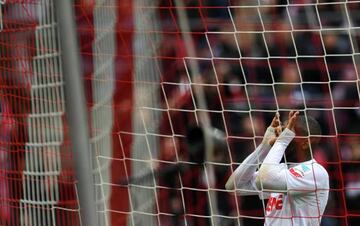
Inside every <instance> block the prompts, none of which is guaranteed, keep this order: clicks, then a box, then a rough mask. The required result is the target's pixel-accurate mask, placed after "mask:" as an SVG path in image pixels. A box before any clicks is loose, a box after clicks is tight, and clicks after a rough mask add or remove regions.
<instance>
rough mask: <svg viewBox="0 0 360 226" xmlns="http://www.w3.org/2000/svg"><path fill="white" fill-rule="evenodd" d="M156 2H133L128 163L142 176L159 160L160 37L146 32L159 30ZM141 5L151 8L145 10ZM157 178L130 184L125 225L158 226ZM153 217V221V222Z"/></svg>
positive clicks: (148, 0) (150, 170)
mask: <svg viewBox="0 0 360 226" xmlns="http://www.w3.org/2000/svg"><path fill="white" fill-rule="evenodd" d="M157 4H158V2H157V1H150V0H136V1H135V2H134V9H133V10H134V13H133V15H134V23H135V26H134V27H135V31H136V32H135V33H134V39H133V40H134V46H133V50H134V54H135V66H134V81H133V83H134V84H133V87H134V88H133V96H134V110H133V113H132V115H133V120H132V131H134V135H135V136H134V138H133V144H132V148H131V158H133V159H134V161H132V164H131V172H132V174H133V175H143V174H144V175H145V174H148V173H152V172H153V168H154V167H155V166H154V165H153V159H157V158H158V154H159V148H160V146H159V138H158V137H157V136H154V134H158V129H159V126H158V125H159V124H160V116H161V114H162V112H161V111H157V110H156V109H159V108H160V102H161V101H160V96H159V94H160V89H159V86H158V85H156V84H159V83H160V76H159V74H160V73H159V71H158V70H159V69H158V67H159V62H158V59H157V58H156V57H155V56H157V55H158V49H159V47H160V36H159V35H158V34H156V33H146V31H147V30H152V31H156V30H158V28H159V24H158V23H159V21H158V20H159V19H158V16H157V12H156V7H155V6H156V5H157ZM142 6H154V8H153V9H151V10H147V11H144V10H143V9H142ZM156 184H157V181H156V178H155V176H154V175H153V176H152V177H151V178H149V179H146V180H142V181H135V182H131V184H130V185H129V186H130V189H129V190H130V201H131V204H130V206H131V207H132V210H131V218H129V221H128V225H133V226H135V225H139V226H145V225H149V226H151V225H158V224H159V218H158V214H157V203H156V201H157V191H156ZM155 217H156V219H154V218H155Z"/></svg>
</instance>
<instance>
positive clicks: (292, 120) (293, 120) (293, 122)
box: [286, 111, 299, 131]
mask: <svg viewBox="0 0 360 226" xmlns="http://www.w3.org/2000/svg"><path fill="white" fill-rule="evenodd" d="M298 115H299V112H298V111H290V113H289V119H288V123H287V125H286V128H288V129H289V130H292V131H294V128H295V125H296V121H297V116H298Z"/></svg>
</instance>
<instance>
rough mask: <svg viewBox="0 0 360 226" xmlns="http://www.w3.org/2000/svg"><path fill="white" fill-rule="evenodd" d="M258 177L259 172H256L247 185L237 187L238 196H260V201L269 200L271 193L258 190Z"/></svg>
mask: <svg viewBox="0 0 360 226" xmlns="http://www.w3.org/2000/svg"><path fill="white" fill-rule="evenodd" d="M257 175H258V172H255V173H254V174H253V176H252V178H251V179H250V180H249V181H248V182H247V183H242V184H241V185H237V187H238V189H236V194H238V195H241V196H246V195H258V196H259V198H260V199H269V198H270V195H271V192H266V191H262V190H261V189H258V188H257V186H256V183H255V180H256V177H257Z"/></svg>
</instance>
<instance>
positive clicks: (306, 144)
mask: <svg viewBox="0 0 360 226" xmlns="http://www.w3.org/2000/svg"><path fill="white" fill-rule="evenodd" d="M300 147H301V149H302V150H307V149H309V140H308V139H304V140H303V141H302V142H301V143H300Z"/></svg>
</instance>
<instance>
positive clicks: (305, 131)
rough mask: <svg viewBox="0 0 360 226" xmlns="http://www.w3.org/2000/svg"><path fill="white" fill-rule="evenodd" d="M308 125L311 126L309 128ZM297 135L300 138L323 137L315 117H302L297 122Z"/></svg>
mask: <svg viewBox="0 0 360 226" xmlns="http://www.w3.org/2000/svg"><path fill="white" fill-rule="evenodd" d="M306 120H307V123H306ZM307 125H309V128H308V126H307ZM296 133H297V135H299V136H309V135H321V127H320V124H319V123H318V121H316V119H314V118H313V117H311V116H307V117H305V116H303V115H300V116H298V118H297V122H296Z"/></svg>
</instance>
